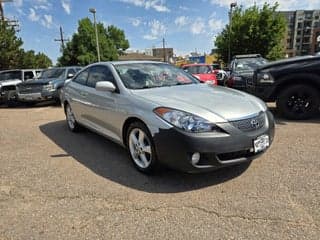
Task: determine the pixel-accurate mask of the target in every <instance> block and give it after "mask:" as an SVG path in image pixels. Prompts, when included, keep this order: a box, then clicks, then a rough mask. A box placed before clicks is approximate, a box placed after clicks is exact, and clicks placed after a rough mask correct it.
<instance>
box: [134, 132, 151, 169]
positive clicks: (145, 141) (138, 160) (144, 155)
mask: <svg viewBox="0 0 320 240" xmlns="http://www.w3.org/2000/svg"><path fill="white" fill-rule="evenodd" d="M129 151H130V155H131V157H132V159H133V161H134V162H135V164H136V165H137V166H138V167H140V168H142V169H146V168H148V167H149V166H150V164H151V161H152V150H151V141H150V139H149V137H148V136H147V134H146V133H145V132H144V131H143V130H142V129H139V128H134V129H132V130H131V132H130V134H129Z"/></svg>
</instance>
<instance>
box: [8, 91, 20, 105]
mask: <svg viewBox="0 0 320 240" xmlns="http://www.w3.org/2000/svg"><path fill="white" fill-rule="evenodd" d="M18 105H19V102H18V95H17V93H16V91H9V92H8V97H7V106H8V107H17V106H18Z"/></svg>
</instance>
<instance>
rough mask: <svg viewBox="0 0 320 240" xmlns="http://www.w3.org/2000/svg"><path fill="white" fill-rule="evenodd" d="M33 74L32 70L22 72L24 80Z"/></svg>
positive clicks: (30, 77) (32, 76)
mask: <svg viewBox="0 0 320 240" xmlns="http://www.w3.org/2000/svg"><path fill="white" fill-rule="evenodd" d="M34 77H35V76H34V74H33V72H32V71H27V72H24V80H28V79H32V78H34Z"/></svg>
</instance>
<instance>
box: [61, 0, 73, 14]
mask: <svg viewBox="0 0 320 240" xmlns="http://www.w3.org/2000/svg"><path fill="white" fill-rule="evenodd" d="M61 5H62V7H63V9H64V11H65V12H66V13H67V14H69V15H70V13H71V3H70V1H69V0H62V1H61Z"/></svg>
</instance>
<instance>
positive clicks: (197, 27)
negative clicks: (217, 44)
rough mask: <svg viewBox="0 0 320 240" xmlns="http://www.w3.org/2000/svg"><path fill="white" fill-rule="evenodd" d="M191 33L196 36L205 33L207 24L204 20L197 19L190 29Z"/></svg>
mask: <svg viewBox="0 0 320 240" xmlns="http://www.w3.org/2000/svg"><path fill="white" fill-rule="evenodd" d="M190 31H191V33H192V34H194V35H199V34H202V33H204V32H205V22H204V20H203V19H202V18H197V19H196V20H195V21H194V22H193V23H192V24H191V27H190Z"/></svg>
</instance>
